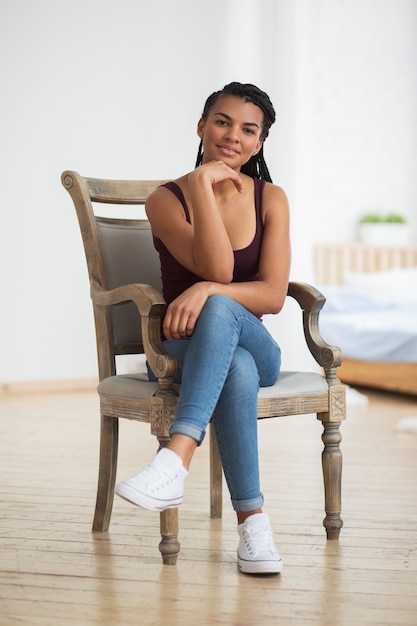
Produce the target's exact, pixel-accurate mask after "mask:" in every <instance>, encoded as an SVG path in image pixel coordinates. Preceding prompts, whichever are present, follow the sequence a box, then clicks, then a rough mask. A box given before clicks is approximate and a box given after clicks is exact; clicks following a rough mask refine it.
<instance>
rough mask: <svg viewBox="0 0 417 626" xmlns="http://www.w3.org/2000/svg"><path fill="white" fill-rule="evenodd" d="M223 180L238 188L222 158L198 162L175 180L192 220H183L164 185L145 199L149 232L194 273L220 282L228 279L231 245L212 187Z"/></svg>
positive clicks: (235, 177)
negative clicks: (202, 163) (180, 188)
mask: <svg viewBox="0 0 417 626" xmlns="http://www.w3.org/2000/svg"><path fill="white" fill-rule="evenodd" d="M225 181H226V182H227V181H230V183H231V184H233V185H235V187H236V188H237V190H238V191H241V190H242V180H241V178H240V175H239V174H238V173H236V172H235V171H234V170H233V169H231V168H230V167H228V166H227V165H225V163H223V162H222V161H212V162H210V163H207V164H205V165H202V166H200V167H198V168H197V169H196V170H194V171H193V172H191V173H190V174H188V176H186V177H184V178H183V179H180V180H179V181H178V182H179V183H180V184H181V183H182V184H181V187H182V189H183V191H184V192H185V194H186V199H187V203H188V204H189V206H190V207H192V224H188V223H187V222H186V221H185V219H184V211H183V208H182V206H181V203H180V202H179V201H178V199H177V198H176V197H175V196H174V195H173V194H172V192H170V191H169V190H167V189H165V188H164V187H160V188H158V189H157V190H156V191H155V192H154V193H153V194H151V196H150V197H149V198H148V201H147V203H146V212H147V215H148V218H149V220H150V222H151V224H152V231H153V234H154V235H155V236H156V237H158V238H159V239H161V240H162V241H163V243H164V245H165V246H166V247H167V248H168V250H169V251H170V253H171V254H172V255H173V256H174V257H175V258H176V259H177V261H178V262H179V263H180V264H181V265H183V266H184V267H186V268H187V269H188V270H190V271H191V272H193V273H194V274H197V275H198V276H201V277H202V278H204V279H206V280H212V281H215V282H220V283H229V282H230V281H231V280H232V277H233V269H234V255H233V248H232V245H231V243H230V239H229V236H228V234H227V231H226V228H225V225H224V222H223V219H222V216H221V214H220V211H219V208H218V205H217V201H216V197H215V194H214V191H213V185H215V184H216V183H222V182H225Z"/></svg>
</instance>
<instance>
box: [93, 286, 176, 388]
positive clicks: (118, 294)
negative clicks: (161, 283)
mask: <svg viewBox="0 0 417 626" xmlns="http://www.w3.org/2000/svg"><path fill="white" fill-rule="evenodd" d="M91 299H92V301H93V303H94V304H96V305H99V306H104V307H109V306H114V305H117V304H123V303H126V302H133V303H134V304H135V305H136V307H137V309H138V311H139V315H140V318H141V330H142V343H143V347H144V350H145V355H146V358H147V360H148V363H149V365H150V368H151V370H152V371H153V373H154V374H155V376H157V377H158V378H168V377H169V378H171V377H174V376H175V374H176V371H177V369H178V363H177V359H176V357H175V356H174V355H173V354H169V353H168V352H167V351H166V350H165V348H164V347H163V345H162V339H161V324H162V319H163V316H164V313H165V309H166V303H165V300H164V299H163V297H162V295H161V294H160V293H159V292H158V291H157V290H156V289H154V287H152V286H151V285H145V284H139V283H130V284H128V285H122V286H121V287H116V288H115V289H109V290H107V289H103V287H101V286H100V285H99V284H98V283H97V282H96V281H92V282H91Z"/></svg>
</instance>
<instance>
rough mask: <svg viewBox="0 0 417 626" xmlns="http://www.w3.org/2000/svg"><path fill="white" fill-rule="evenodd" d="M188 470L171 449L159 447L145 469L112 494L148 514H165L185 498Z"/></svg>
mask: <svg viewBox="0 0 417 626" xmlns="http://www.w3.org/2000/svg"><path fill="white" fill-rule="evenodd" d="M187 476H188V471H187V470H186V469H185V467H184V466H183V464H182V459H181V458H180V457H179V456H178V455H177V454H176V453H175V452H173V451H172V450H168V448H162V450H160V451H159V452H158V454H157V455H156V457H155V458H154V460H153V461H152V463H150V464H149V465H147V466H146V467H145V469H144V470H143V471H142V472H140V473H139V474H136V476H132V478H128V479H127V480H125V481H123V482H121V483H119V484H118V485H117V486H116V489H115V493H117V495H118V496H121V497H122V498H125V500H129V502H132V503H133V504H136V505H137V506H141V507H143V508H144V509H148V510H149V511H164V510H165V509H173V508H176V507H177V506H179V505H180V504H181V502H182V500H183V497H184V480H185V479H186V477H187Z"/></svg>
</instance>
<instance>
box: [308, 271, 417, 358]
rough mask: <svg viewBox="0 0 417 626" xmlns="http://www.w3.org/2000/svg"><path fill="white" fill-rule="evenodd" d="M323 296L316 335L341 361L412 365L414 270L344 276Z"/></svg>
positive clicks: (416, 322) (416, 302) (416, 340)
mask: <svg viewBox="0 0 417 626" xmlns="http://www.w3.org/2000/svg"><path fill="white" fill-rule="evenodd" d="M318 288H319V289H320V291H321V292H322V293H323V294H324V295H325V296H326V299H327V301H326V304H325V305H324V307H323V310H322V312H321V314H320V330H321V333H322V336H323V338H324V339H325V340H326V341H327V342H328V343H329V344H331V345H336V346H339V347H340V348H341V349H342V351H343V354H344V356H345V357H346V358H351V359H360V360H366V361H382V362H390V363H395V362H397V363H417V268H405V269H398V270H397V269H396V270H389V271H386V272H373V273H361V274H359V273H357V274H355V273H349V274H346V276H345V284H344V285H322V286H319V287H318Z"/></svg>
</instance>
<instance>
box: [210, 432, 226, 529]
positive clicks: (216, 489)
mask: <svg viewBox="0 0 417 626" xmlns="http://www.w3.org/2000/svg"><path fill="white" fill-rule="evenodd" d="M222 491H223V469H222V464H221V461H220V455H219V449H218V447H217V441H216V435H215V433H214V427H213V424H212V423H211V422H210V517H211V518H213V519H220V518H221V516H222V509H223V498H222Z"/></svg>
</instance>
